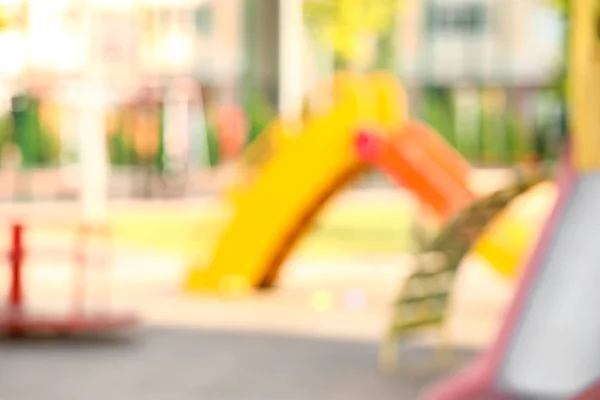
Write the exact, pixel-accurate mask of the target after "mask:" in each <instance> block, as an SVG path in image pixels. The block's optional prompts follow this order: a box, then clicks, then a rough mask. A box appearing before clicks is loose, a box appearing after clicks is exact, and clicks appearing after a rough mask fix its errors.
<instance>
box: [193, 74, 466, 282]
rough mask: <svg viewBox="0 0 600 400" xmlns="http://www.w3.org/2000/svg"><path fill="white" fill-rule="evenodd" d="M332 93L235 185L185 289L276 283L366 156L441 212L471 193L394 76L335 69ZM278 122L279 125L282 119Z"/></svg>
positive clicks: (456, 160)
mask: <svg viewBox="0 0 600 400" xmlns="http://www.w3.org/2000/svg"><path fill="white" fill-rule="evenodd" d="M333 91H334V93H335V94H334V98H335V99H336V102H335V105H334V107H333V108H332V110H331V111H330V112H329V113H327V114H325V115H321V116H318V117H314V118H312V119H309V120H308V121H306V122H305V124H304V128H303V131H302V132H301V133H300V134H297V132H296V130H294V129H290V130H291V132H290V134H289V135H288V137H287V138H286V139H285V141H284V142H285V143H283V144H282V145H280V146H279V148H277V149H275V151H272V152H271V154H268V155H267V157H266V159H263V160H262V162H261V165H260V166H259V168H258V170H257V171H256V172H257V173H256V174H253V176H252V177H251V182H250V184H249V185H246V186H245V187H242V188H238V189H237V193H236V196H235V197H236V201H235V202H234V204H233V206H234V209H235V210H234V215H233V218H232V221H231V223H230V224H229V226H228V227H227V228H226V230H225V231H224V233H223V234H222V236H221V237H220V240H219V242H218V245H217V247H216V248H215V251H214V253H213V254H212V258H211V260H210V261H209V262H208V263H207V262H205V260H202V259H200V258H198V259H196V260H193V262H192V265H190V268H189V271H190V272H189V274H188V276H187V280H186V283H185V286H186V289H187V290H188V291H190V292H217V293H222V294H235V293H240V292H244V291H247V290H251V289H254V288H260V287H269V286H272V285H273V283H274V282H275V280H276V279H277V276H278V273H279V271H280V268H281V266H282V264H283V262H284V260H285V258H286V256H287V255H288V254H289V252H290V251H291V249H292V247H293V245H294V244H295V243H296V241H297V239H298V238H299V237H300V236H301V235H302V233H303V232H304V231H305V230H306V228H307V227H308V226H309V225H310V222H311V221H312V220H313V219H314V217H315V216H316V214H317V213H318V212H319V210H320V209H321V207H322V205H323V204H324V203H325V202H326V201H327V200H328V199H329V198H330V197H331V196H332V195H333V194H334V193H336V192H337V191H339V190H340V189H341V188H343V187H344V186H345V184H346V183H348V182H349V181H351V180H352V179H354V178H355V177H356V176H357V175H359V174H360V173H361V172H362V171H364V170H365V169H366V168H367V167H368V166H369V165H371V164H375V165H376V166H378V167H380V168H382V169H383V170H384V171H385V172H386V173H388V174H389V175H391V176H392V178H394V179H395V180H396V181H398V182H399V183H401V184H402V185H404V186H407V187H409V188H410V189H411V190H412V191H414V192H415V193H416V194H417V196H418V197H419V198H420V199H421V201H422V202H423V204H426V205H427V206H428V207H429V208H431V209H432V211H433V212H434V213H435V214H437V215H438V216H440V217H441V218H442V219H447V218H449V217H450V216H452V215H453V214H454V213H456V212H457V211H459V210H460V209H463V208H465V207H466V206H467V205H468V204H470V203H471V202H472V201H473V200H474V199H475V196H474V195H473V194H472V193H471V192H470V191H469V189H468V185H467V176H468V173H469V170H470V168H469V165H468V164H467V163H465V161H464V160H463V159H462V157H460V155H458V154H457V153H456V152H455V151H454V150H453V149H452V148H451V147H450V146H449V145H448V144H446V143H445V141H444V140H443V139H442V138H441V137H440V136H438V135H437V134H436V133H435V132H434V131H433V130H431V129H429V128H427V127H426V126H425V125H423V124H418V123H414V122H411V123H407V112H406V106H405V104H406V101H405V95H404V92H403V90H402V88H401V87H400V85H399V83H398V82H397V80H396V79H395V78H394V77H392V76H388V75H386V74H383V73H375V74H372V75H370V76H368V77H359V76H352V75H348V74H341V75H338V76H336V77H335V78H334V81H333ZM280 129H283V130H284V133H285V129H286V128H285V125H284V124H282V125H281V126H280ZM279 134H282V132H279ZM284 136H285V134H284Z"/></svg>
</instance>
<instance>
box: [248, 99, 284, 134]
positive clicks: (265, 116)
mask: <svg viewBox="0 0 600 400" xmlns="http://www.w3.org/2000/svg"><path fill="white" fill-rule="evenodd" d="M244 109H245V111H246V115H247V116H248V124H249V131H248V139H247V144H250V143H252V142H254V140H255V139H256V138H257V137H259V136H260V135H261V133H262V132H263V131H265V129H266V128H267V126H268V125H269V123H270V122H271V121H272V120H273V119H274V118H275V116H276V113H275V111H273V109H272V108H271V106H270V105H269V103H268V102H267V100H265V98H264V97H263V96H261V95H260V93H259V92H253V94H252V95H250V96H248V98H247V99H246V101H244Z"/></svg>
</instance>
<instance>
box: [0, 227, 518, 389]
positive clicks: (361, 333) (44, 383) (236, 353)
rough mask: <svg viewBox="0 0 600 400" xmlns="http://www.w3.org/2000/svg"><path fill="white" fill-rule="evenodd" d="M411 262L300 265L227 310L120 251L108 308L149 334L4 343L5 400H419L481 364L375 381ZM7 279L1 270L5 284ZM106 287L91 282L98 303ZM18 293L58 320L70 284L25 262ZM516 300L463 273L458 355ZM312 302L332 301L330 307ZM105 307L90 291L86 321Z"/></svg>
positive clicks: (61, 266) (418, 370)
mask: <svg viewBox="0 0 600 400" xmlns="http://www.w3.org/2000/svg"><path fill="white" fill-rule="evenodd" d="M59 240H62V241H63V244H62V245H61V246H68V243H64V239H60V238H55V241H59ZM42 242H47V239H44V240H42ZM43 244H44V243H40V245H43ZM50 244H52V247H55V246H56V245H58V244H57V243H50ZM409 261H410V259H409V258H407V257H406V256H398V257H382V258H372V257H369V258H368V259H359V258H353V259H346V260H327V261H322V262H316V261H314V260H310V261H307V260H303V259H295V260H291V261H290V262H289V264H288V265H287V266H286V268H285V272H284V274H283V276H282V279H281V282H280V289H279V290H276V291H274V292H270V293H265V294H262V295H256V296H253V297H250V298H247V299H244V300H239V301H231V300H223V299H215V298H210V297H191V296H187V295H185V294H183V293H182V292H181V281H182V276H183V271H182V269H181V268H182V263H181V260H179V259H177V258H176V257H168V256H157V255H153V254H148V253H140V252H137V251H133V250H131V249H129V250H125V249H121V250H120V251H118V252H117V253H116V257H115V268H114V270H113V273H112V276H111V279H110V280H112V282H113V287H112V291H111V303H112V305H113V306H114V307H115V308H116V309H121V308H122V309H133V310H135V311H136V312H138V313H139V315H140V316H141V317H142V318H143V320H144V322H145V323H146V324H147V325H144V326H143V327H142V329H141V330H140V331H139V332H137V333H136V334H137V336H134V338H135V340H134V341H132V342H128V341H89V340H88V341H78V342H72V341H71V342H66V341H64V342H56V341H54V342H53V341H42V342H27V341H24V342H16V343H15V342H2V341H0V400H37V399H44V400H67V399H68V400H79V399H81V400H88V399H89V400H94V399H98V400H104V399H111V400H137V399H144V400H162V399H165V400H167V399H169V400H180V399H181V400H188V399H189V400H197V399H207V400H213V399H214V400H229V399H231V400H238V399H240V400H243V399H248V400H254V399H256V400H296V399H298V400H303V399H306V400H312V399H324V400H328V399H332V400H337V399H343V400H351V399H353V398H356V399H365V398H373V399H378V400H380V399H381V400H385V399H394V400H402V399H407V400H410V399H415V398H417V394H418V393H419V392H420V391H421V390H422V389H423V387H425V386H426V385H427V384H428V383H430V382H431V381H432V380H434V379H437V378H439V377H440V376H442V375H445V374H446V373H447V372H449V371H450V370H452V369H455V368H456V367H457V366H459V365H462V364H464V363H465V362H466V361H467V360H468V359H470V358H472V357H473V355H474V354H475V351H466V350H465V351H459V352H458V356H457V357H456V358H455V363H453V364H452V365H445V366H439V365H435V364H432V363H430V361H433V359H432V358H430V357H431V356H432V354H430V351H429V350H427V349H423V348H420V349H414V348H413V349H408V350H406V351H405V352H404V353H403V354H401V360H402V363H403V364H402V365H403V369H402V370H401V371H399V372H398V373H396V374H394V375H393V376H384V375H382V374H381V373H380V372H379V371H378V369H377V345H378V340H379V338H381V336H382V334H383V332H384V330H385V328H386V326H387V323H388V321H389V318H390V309H389V304H390V302H391V301H392V299H393V297H394V295H395V294H396V293H397V290H398V288H399V287H400V285H401V282H402V277H403V276H405V275H406V272H407V268H408V266H409ZM66 265H67V266H68V265H69V264H68V261H67V264H66ZM5 273H6V269H4V268H2V269H0V282H5V278H4V277H3V276H2V275H3V274H5ZM94 276H95V278H94ZM101 276H102V274H100V275H98V274H97V273H96V275H92V277H91V278H92V279H93V280H94V281H95V282H96V285H95V287H96V289H97V288H98V282H99V281H101V279H99V277H101ZM26 279H27V281H28V293H27V295H28V302H29V304H30V305H31V306H32V307H33V308H34V309H38V310H39V309H42V308H43V309H50V310H51V311H52V312H59V313H61V312H65V310H66V307H67V306H68V300H69V296H70V291H69V283H70V282H71V281H70V279H72V276H71V275H70V269H69V268H68V267H66V266H65V261H60V260H55V261H54V262H50V260H49V259H48V258H47V257H44V256H39V257H37V258H32V259H30V260H29V264H28V266H27V270H26ZM510 293H511V290H510V285H506V284H505V283H503V282H502V281H500V280H499V279H498V278H497V277H495V276H494V274H493V273H492V272H490V271H489V270H487V269H485V268H482V267H481V265H480V264H479V263H477V262H475V261H473V262H470V263H469V265H468V266H467V267H466V268H465V269H464V272H463V273H462V274H461V277H460V279H459V282H458V295H457V296H456V298H455V302H454V303H455V304H454V306H453V313H452V318H451V321H450V336H451V339H452V340H453V341H454V343H455V344H456V345H457V346H458V347H460V348H469V349H471V348H481V347H482V346H485V345H486V344H487V343H489V341H490V340H491V338H492V335H493V334H494V332H495V330H496V328H497V326H498V321H499V316H501V314H502V309H503V307H504V304H505V303H506V301H507V300H508V299H509V298H510ZM315 294H318V295H319V296H320V299H321V300H323V296H325V297H326V298H327V301H326V302H325V303H326V305H325V307H324V306H323V304H322V303H323V302H322V301H321V302H320V303H321V304H320V306H317V304H316V303H315ZM357 294H358V298H359V299H360V301H358V303H357V301H356V299H357ZM4 295H5V293H4V291H3V290H2V288H0V296H4ZM101 297H102V295H101V293H100V292H99V291H98V290H95V291H94V292H93V293H92V303H94V304H95V305H94V304H91V305H89V306H90V308H96V306H97V304H99V303H98V299H99V298H101ZM101 302H102V300H100V303H101Z"/></svg>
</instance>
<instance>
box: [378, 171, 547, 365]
mask: <svg viewBox="0 0 600 400" xmlns="http://www.w3.org/2000/svg"><path fill="white" fill-rule="evenodd" d="M547 179H548V177H547V176H546V175H545V174H542V173H539V174H535V175H532V176H529V177H523V178H521V179H520V180H519V182H517V183H516V184H514V185H512V186H510V187H508V188H505V189H502V190H499V191H497V192H495V193H493V194H491V195H490V196H488V197H485V198H482V199H479V200H476V201H475V202H473V203H472V204H471V205H469V206H468V207H466V208H465V209H463V210H462V211H461V212H459V213H458V214H457V215H456V216H455V217H454V218H453V219H451V220H450V222H449V223H448V224H447V225H446V226H445V227H444V228H443V229H442V231H441V232H440V233H439V234H438V235H437V236H436V237H434V238H433V240H431V241H429V242H428V244H426V245H425V246H422V248H421V249H420V251H419V252H418V255H417V266H416V268H415V269H414V271H413V272H412V274H411V275H410V276H409V277H408V278H407V280H406V282H405V284H404V286H403V288H402V290H401V292H400V295H399V296H398V299H397V300H396V302H395V305H394V314H393V318H392V322H391V326H390V327H389V330H388V332H387V336H386V338H385V340H384V343H383V345H382V348H381V360H380V361H381V366H382V368H384V369H391V368H395V366H396V364H397V350H398V345H399V342H400V340H401V339H403V338H405V337H406V336H409V335H411V334H414V333H417V332H419V331H423V330H426V329H431V328H434V329H435V328H438V329H441V328H443V326H444V323H445V322H446V318H447V315H448V310H449V304H450V300H451V297H452V289H453V287H454V280H455V278H456V274H457V271H458V268H459V266H460V264H461V262H462V260H463V258H464V257H465V255H466V254H467V253H468V252H469V250H470V249H471V248H472V246H473V245H474V243H475V242H476V240H477V239H478V238H479V236H480V235H481V234H482V233H483V231H484V230H485V228H486V227H487V225H488V224H489V222H490V221H491V220H492V219H494V218H495V217H496V216H498V215H499V214H500V213H501V212H502V211H503V210H504V209H505V207H506V206H507V205H508V204H509V203H510V202H511V201H512V200H514V199H515V198H516V197H517V196H519V195H521V194H523V193H525V192H526V191H528V190H529V189H531V188H532V187H534V186H536V185H537V184H539V183H541V182H543V181H544V180H547Z"/></svg>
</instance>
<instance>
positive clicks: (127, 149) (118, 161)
mask: <svg viewBox="0 0 600 400" xmlns="http://www.w3.org/2000/svg"><path fill="white" fill-rule="evenodd" d="M108 154H109V158H110V162H111V164H113V165H118V166H126V165H131V164H133V163H134V162H135V160H136V159H137V155H136V152H135V145H134V143H133V141H132V140H131V139H128V136H127V135H126V134H125V131H124V127H123V123H122V121H121V122H120V123H119V124H118V125H117V126H116V127H115V130H114V131H113V132H110V133H109V135H108Z"/></svg>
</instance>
